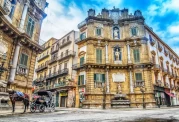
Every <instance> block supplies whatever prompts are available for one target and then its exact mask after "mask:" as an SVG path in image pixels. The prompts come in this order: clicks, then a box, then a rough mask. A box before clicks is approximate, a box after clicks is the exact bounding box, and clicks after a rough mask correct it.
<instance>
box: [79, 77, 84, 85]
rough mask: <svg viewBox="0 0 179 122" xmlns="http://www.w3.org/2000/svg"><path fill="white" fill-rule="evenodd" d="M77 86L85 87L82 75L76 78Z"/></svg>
mask: <svg viewBox="0 0 179 122" xmlns="http://www.w3.org/2000/svg"><path fill="white" fill-rule="evenodd" d="M78 85H85V79H84V75H80V76H78Z"/></svg>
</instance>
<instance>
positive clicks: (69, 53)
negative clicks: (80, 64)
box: [58, 51, 76, 61]
mask: <svg viewBox="0 0 179 122" xmlns="http://www.w3.org/2000/svg"><path fill="white" fill-rule="evenodd" d="M75 54H76V52H74V51H68V52H66V53H65V54H64V55H61V56H60V57H58V61H61V60H63V59H66V58H68V57H70V56H75Z"/></svg>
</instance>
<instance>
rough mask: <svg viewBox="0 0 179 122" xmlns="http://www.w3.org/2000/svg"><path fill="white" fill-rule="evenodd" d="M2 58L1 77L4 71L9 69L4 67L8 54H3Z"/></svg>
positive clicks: (0, 57)
mask: <svg viewBox="0 0 179 122" xmlns="http://www.w3.org/2000/svg"><path fill="white" fill-rule="evenodd" d="M0 59H1V65H0V78H1V75H2V73H4V71H7V69H6V68H4V63H5V61H6V54H5V53H4V54H3V55H2V56H0Z"/></svg>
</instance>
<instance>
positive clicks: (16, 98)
mask: <svg viewBox="0 0 179 122" xmlns="http://www.w3.org/2000/svg"><path fill="white" fill-rule="evenodd" d="M8 92H9V98H10V100H11V103H12V112H13V113H14V111H15V102H16V101H22V102H23V103H24V106H25V107H24V113H25V112H26V109H28V108H29V95H27V94H25V93H23V94H24V96H19V95H17V93H16V91H14V90H11V91H10V90H9V91H8Z"/></svg>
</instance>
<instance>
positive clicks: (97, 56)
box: [96, 49, 99, 63]
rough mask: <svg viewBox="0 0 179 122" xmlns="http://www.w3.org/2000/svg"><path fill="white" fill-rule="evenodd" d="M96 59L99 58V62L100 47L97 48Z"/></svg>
mask: <svg viewBox="0 0 179 122" xmlns="http://www.w3.org/2000/svg"><path fill="white" fill-rule="evenodd" d="M96 60H97V63H98V61H99V49H96Z"/></svg>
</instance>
